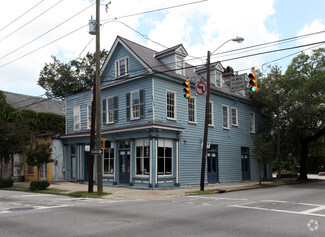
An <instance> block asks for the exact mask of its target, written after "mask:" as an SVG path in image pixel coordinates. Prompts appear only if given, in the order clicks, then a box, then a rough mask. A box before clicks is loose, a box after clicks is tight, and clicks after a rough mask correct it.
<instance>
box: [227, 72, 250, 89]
mask: <svg viewBox="0 0 325 237" xmlns="http://www.w3.org/2000/svg"><path fill="white" fill-rule="evenodd" d="M246 77H247V74H246V73H245V74H241V75H238V76H234V77H232V78H230V80H229V81H230V91H231V92H235V91H241V90H245V88H246V82H245V78H246Z"/></svg>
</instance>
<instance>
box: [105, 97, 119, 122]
mask: <svg viewBox="0 0 325 237" xmlns="http://www.w3.org/2000/svg"><path fill="white" fill-rule="evenodd" d="M117 120H118V97H117V96H111V97H108V98H105V99H104V100H103V122H104V124H112V123H115V122H116V121H117Z"/></svg>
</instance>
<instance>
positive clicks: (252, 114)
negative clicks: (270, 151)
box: [249, 112, 255, 133]
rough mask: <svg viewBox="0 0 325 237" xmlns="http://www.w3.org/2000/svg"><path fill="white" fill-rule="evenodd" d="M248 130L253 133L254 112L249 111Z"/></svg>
mask: <svg viewBox="0 0 325 237" xmlns="http://www.w3.org/2000/svg"><path fill="white" fill-rule="evenodd" d="M249 132H250V133H255V113H253V112H249Z"/></svg>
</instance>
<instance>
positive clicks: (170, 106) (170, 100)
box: [166, 91, 176, 120]
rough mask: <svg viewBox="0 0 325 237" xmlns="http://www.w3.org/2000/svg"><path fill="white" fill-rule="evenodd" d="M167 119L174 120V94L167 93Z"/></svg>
mask: <svg viewBox="0 0 325 237" xmlns="http://www.w3.org/2000/svg"><path fill="white" fill-rule="evenodd" d="M166 109H167V111H166V112H167V119H173V120H176V92H173V91H167V108H166Z"/></svg>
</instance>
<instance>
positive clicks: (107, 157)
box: [104, 148, 114, 175]
mask: <svg viewBox="0 0 325 237" xmlns="http://www.w3.org/2000/svg"><path fill="white" fill-rule="evenodd" d="M110 174H114V148H109V149H106V150H104V175H110Z"/></svg>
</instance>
